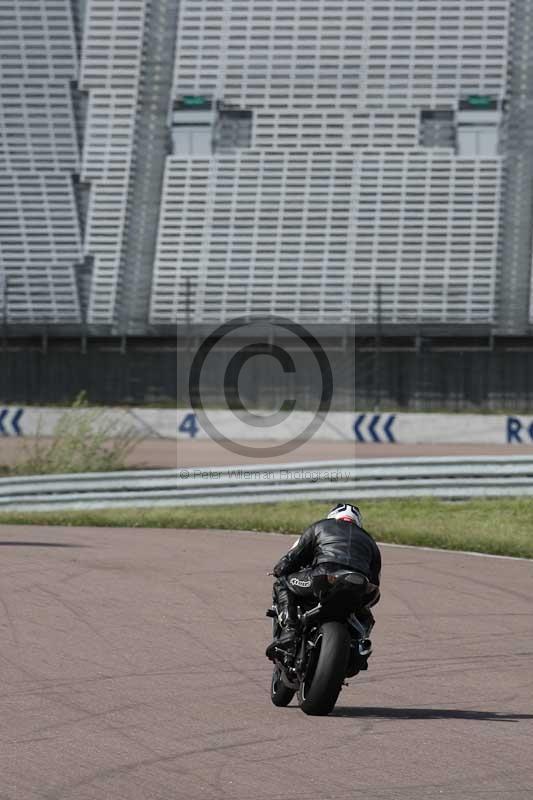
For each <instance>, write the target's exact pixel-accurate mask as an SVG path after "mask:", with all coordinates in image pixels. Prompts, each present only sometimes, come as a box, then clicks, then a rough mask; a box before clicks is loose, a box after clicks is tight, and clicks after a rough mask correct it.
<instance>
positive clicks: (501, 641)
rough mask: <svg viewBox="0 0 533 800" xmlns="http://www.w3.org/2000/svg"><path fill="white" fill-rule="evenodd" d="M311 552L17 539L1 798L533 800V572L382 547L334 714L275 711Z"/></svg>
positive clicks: (228, 544) (12, 533)
mask: <svg viewBox="0 0 533 800" xmlns="http://www.w3.org/2000/svg"><path fill="white" fill-rule="evenodd" d="M291 542H292V539H290V538H288V537H283V536H280V535H269V534H257V533H245V532H234V533H233V532H227V531H173V530H125V529H112V530H109V529H104V528H93V529H89V528H52V527H49V528H37V527H14V526H4V527H2V528H0V557H1V558H2V570H1V573H0V575H1V579H0V642H1V647H0V670H1V688H0V694H1V701H0V702H1V708H0V737H1V751H0V774H1V776H2V778H1V782H0V799H1V800H35V798H43V800H74V799H75V800H102V798H105V800H126V799H127V800H176V799H179V800H182V799H183V800H226V798H228V800H229V799H231V800H307V798H309V797H312V798H315V799H316V800H354V799H355V800H356V799H357V798H365V799H366V798H372V800H378V799H379V800H433V798H445V800H470V798H472V799H473V798H476V799H477V798H494V800H531V797H532V795H533V762H532V759H531V742H532V741H533V691H532V690H533V668H532V665H533V591H532V589H533V580H532V579H533V563H532V562H527V561H519V560H511V559H500V558H489V557H482V556H472V555H465V554H459V553H451V552H450V553H448V552H444V553H443V552H437V551H426V550H418V549H414V548H397V547H391V546H383V547H382V553H383V557H384V567H383V598H382V601H381V603H380V605H379V606H378V607H377V610H376V618H377V625H376V628H375V630H374V634H373V641H374V655H373V656H372V658H371V663H370V669H369V671H368V672H367V673H362V674H360V675H359V676H357V677H355V678H352V679H350V681H349V686H348V687H346V688H344V689H343V691H342V692H341V695H340V698H339V702H338V704H337V708H336V710H335V712H334V713H333V714H332V715H331V716H330V717H326V718H322V717H306V716H305V715H304V714H303V713H302V712H301V711H300V710H299V709H298V708H297V707H296V706H295V705H293V704H291V706H290V707H289V708H287V709H277V708H275V707H274V706H272V705H271V702H270V697H269V683H270V675H271V665H270V663H269V662H268V661H267V660H266V659H265V657H264V649H265V646H266V644H267V643H268V642H269V641H270V625H269V621H268V620H267V619H266V618H265V616H264V612H265V609H266V608H267V606H268V605H269V604H270V590H271V579H270V578H268V577H267V575H266V573H267V571H268V570H269V569H270V568H271V566H272V564H273V562H274V561H275V560H277V558H278V557H279V556H280V555H281V554H282V553H283V552H284V551H285V549H287V547H288V546H289V545H290V544H291Z"/></svg>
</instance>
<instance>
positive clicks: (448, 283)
mask: <svg viewBox="0 0 533 800" xmlns="http://www.w3.org/2000/svg"><path fill="white" fill-rule="evenodd" d="M508 34H509V6H508V3H507V2H506V0H472V2H470V0H469V2H466V0H457V2H455V3H454V4H453V6H450V4H449V3H448V2H446V1H445V0H432V1H430V2H428V3H425V4H424V7H423V8H421V7H420V6H419V5H418V6H417V5H416V4H413V3H409V2H407V1H405V2H404V0H396V1H395V2H391V3H387V4H384V3H368V2H366V0H353V2H350V3H346V2H340V0H339V1H338V2H337V1H336V0H331V2H327V3H325V2H320V1H319V0H291V2H289V0H274V2H269V3H267V2H266V0H252V2H244V0H243V2H239V1H238V0H233V1H232V2H229V1H227V2H222V1H220V2H211V0H182V3H181V5H180V19H179V26H178V40H177V50H176V61H175V71H174V92H175V96H176V97H180V96H181V97H183V96H190V95H193V96H199V97H205V98H207V99H208V100H212V101H214V100H223V102H224V104H227V105H229V106H232V107H235V108H242V109H248V110H250V111H251V112H252V113H253V124H252V139H251V146H250V145H249V146H248V148H247V147H246V146H242V145H240V146H239V145H238V144H236V145H235V147H234V149H233V152H232V151H231V150H229V149H227V148H226V149H224V148H220V149H219V150H217V149H216V140H215V149H214V151H213V153H212V154H211V156H210V157H209V154H204V155H203V157H202V158H199V157H195V156H194V152H195V151H194V148H191V154H190V155H189V157H188V158H187V157H186V156H185V154H179V153H176V154H175V155H172V156H169V157H168V159H167V171H166V179H165V186H164V191H163V201H162V208H161V215H160V229H159V240H158V247H157V253H156V263H155V274H154V282H153V294H152V306H151V321H152V322H153V323H154V324H162V323H164V322H171V321H172V320H174V319H176V318H177V319H178V320H180V319H181V320H183V319H184V315H185V313H186V308H185V292H184V283H185V279H186V278H187V277H188V278H189V279H190V281H191V285H193V287H194V293H193V297H194V306H193V318H194V320H195V321H197V322H202V321H207V320H209V321H213V322H214V321H217V320H222V319H225V318H228V317H229V316H232V315H240V314H250V313H260V314H264V313H267V314H292V315H294V316H295V317H296V319H298V320H301V321H307V322H313V321H314V322H322V323H335V322H344V323H349V322H353V321H354V320H355V321H356V322H359V323H372V322H374V321H375V318H376V297H377V293H378V286H381V287H382V290H383V291H382V294H381V297H382V301H383V302H382V313H383V317H384V319H385V320H386V321H387V322H391V323H398V324H401V323H407V324H409V323H421V322H434V323H464V324H474V323H486V324H487V323H489V324H490V323H492V322H493V321H494V319H495V304H496V290H497V270H498V260H497V259H498V226H499V213H500V196H501V193H502V161H501V158H500V156H499V155H498V152H497V146H498V125H499V121H500V115H499V111H498V109H499V107H500V106H499V103H500V101H501V100H502V98H503V97H504V95H505V91H506V64H507V59H508ZM469 95H475V96H476V97H477V96H480V95H483V96H485V95H486V96H488V97H490V99H491V103H492V105H493V106H494V109H493V110H489V111H488V112H487V113H486V118H485V117H483V116H481V117H479V116H478V117H476V118H475V119H474V115H473V114H471V115H470V117H469V118H468V113H469V112H468V111H464V110H463V111H461V112H460V102H461V101H462V100H464V99H465V98H466V97H468V96H469ZM461 114H462V115H463V117H464V116H465V115H466V121H465V120H464V119H463V121H462V122H460V120H461V119H462V117H461ZM478 120H481V122H480V123H479V125H480V126H481V127H478V128H475V126H474V125H473V124H472V123H474V122H476V121H478ZM461 125H463V127H462V128H461ZM483 125H485V127H483ZM198 152H200V151H199V150H198ZM176 265H177V266H176ZM176 271H177V272H176Z"/></svg>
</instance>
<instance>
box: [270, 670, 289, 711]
mask: <svg viewBox="0 0 533 800" xmlns="http://www.w3.org/2000/svg"><path fill="white" fill-rule="evenodd" d="M294 695H295V691H294V689H289V688H288V687H287V686H285V684H284V683H283V682H282V680H281V670H280V668H279V667H274V672H273V673H272V683H271V686H270V699H271V700H272V702H273V703H274V705H275V706H279V707H283V706H288V705H289V703H290V702H291V700H292V698H293V697H294Z"/></svg>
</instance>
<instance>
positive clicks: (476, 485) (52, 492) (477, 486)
mask: <svg viewBox="0 0 533 800" xmlns="http://www.w3.org/2000/svg"><path fill="white" fill-rule="evenodd" d="M520 495H528V496H533V456H516V457H514V458H512V459H508V458H505V457H500V456H498V457H491V458H486V457H475V456H473V457H469V458H455V457H446V458H405V459H401V460H394V459H368V460H357V461H354V460H349V461H323V462H306V463H297V464H284V465H280V464H263V465H258V466H257V467H250V466H244V467H224V468H219V467H212V468H210V467H201V468H198V469H188V470H186V469H182V470H151V471H143V472H134V471H130V472H112V473H103V474H94V473H93V474H90V473H89V474H79V475H48V476H37V477H17V478H2V479H0V511H1V510H11V511H29V510H36V511H37V510H53V509H69V508H71V509H76V508H77V509H92V508H94V509H96V508H121V507H122V508H124V507H135V506H180V505H183V506H188V505H191V506H192V505H199V504H201V505H209V504H210V505H217V504H218V505H221V504H239V503H267V502H279V501H283V500H330V501H337V500H340V499H343V498H345V499H353V500H355V501H357V500H361V499H370V498H375V499H379V498H387V497H427V496H434V497H443V498H450V499H462V498H471V497H500V496H520Z"/></svg>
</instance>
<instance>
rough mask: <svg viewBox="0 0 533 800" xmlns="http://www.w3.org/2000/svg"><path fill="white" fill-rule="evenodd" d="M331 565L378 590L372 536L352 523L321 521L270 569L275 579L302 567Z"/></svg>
mask: <svg viewBox="0 0 533 800" xmlns="http://www.w3.org/2000/svg"><path fill="white" fill-rule="evenodd" d="M325 564H328V565H330V564H331V565H334V566H335V567H337V568H339V567H344V568H348V569H353V570H354V572H360V573H361V574H362V575H364V576H365V577H366V578H368V580H369V581H370V582H371V583H373V584H375V585H376V586H379V581H380V573H381V554H380V552H379V548H378V546H377V544H376V543H375V541H374V540H373V538H372V537H371V535H370V534H369V533H367V531H365V530H363V528H359V527H358V526H357V525H356V524H355V523H354V522H343V521H342V520H336V519H321V520H319V521H318V522H315V523H314V524H313V525H311V526H310V527H309V528H307V530H306V531H305V532H304V533H303V534H302V536H300V538H299V539H298V541H297V542H296V544H294V545H293V547H291V549H290V550H289V552H288V553H287V554H286V555H284V556H283V558H280V560H279V561H278V563H277V564H276V565H275V567H274V569H273V573H274V575H275V576H276V578H280V577H281V576H282V575H289V574H290V573H291V572H296V571H297V570H300V569H303V568H304V567H311V568H316V567H318V566H319V565H325Z"/></svg>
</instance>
